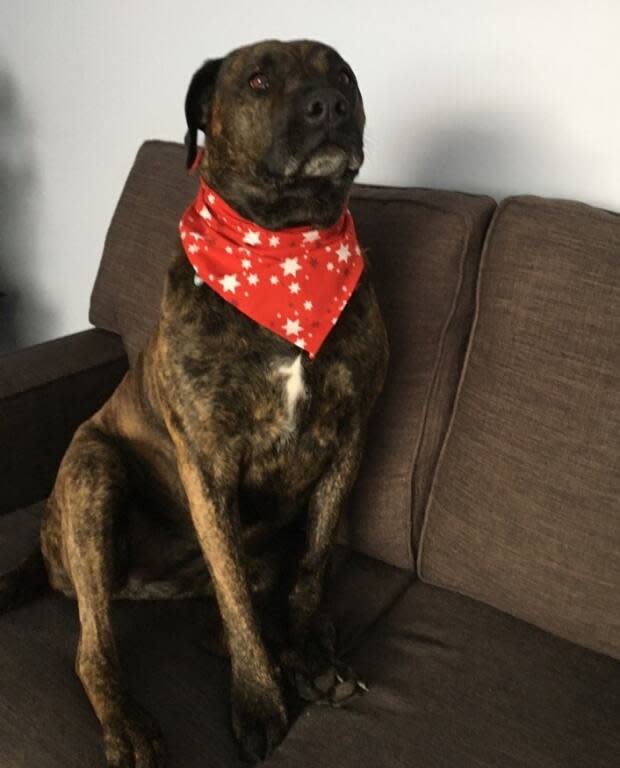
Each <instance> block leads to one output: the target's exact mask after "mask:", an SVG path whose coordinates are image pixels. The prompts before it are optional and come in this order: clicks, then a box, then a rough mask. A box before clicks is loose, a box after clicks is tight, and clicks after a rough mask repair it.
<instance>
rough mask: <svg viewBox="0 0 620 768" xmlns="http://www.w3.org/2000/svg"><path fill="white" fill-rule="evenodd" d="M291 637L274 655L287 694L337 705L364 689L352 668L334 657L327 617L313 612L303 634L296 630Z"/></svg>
mask: <svg viewBox="0 0 620 768" xmlns="http://www.w3.org/2000/svg"><path fill="white" fill-rule="evenodd" d="M300 635H301V637H300ZM292 638H294V639H293V640H292V643H291V645H290V646H289V647H285V648H282V649H280V653H279V655H278V660H279V664H280V668H281V669H282V670H283V672H284V674H285V679H286V681H287V691H288V693H289V696H290V694H291V691H292V692H293V694H294V695H296V696H297V698H298V699H300V700H301V702H305V703H315V702H316V703H320V704H327V705H329V706H333V707H339V706H342V705H343V704H344V703H345V702H346V701H348V700H349V699H350V698H352V697H353V696H356V695H359V694H360V693H362V692H364V691H367V690H368V688H367V686H366V684H365V683H364V682H363V681H362V680H361V679H360V678H359V677H358V675H357V674H356V673H355V672H354V671H353V669H352V668H351V667H349V666H348V665H346V664H344V663H343V662H341V661H339V660H338V658H337V656H336V650H335V646H336V631H335V629H334V625H333V623H332V622H331V620H330V619H329V618H328V617H327V616H325V615H324V614H322V613H320V614H317V615H316V616H315V617H314V618H313V620H312V623H311V625H310V626H308V627H307V628H306V631H305V633H303V634H302V633H299V632H296V633H294V634H293V635H292Z"/></svg>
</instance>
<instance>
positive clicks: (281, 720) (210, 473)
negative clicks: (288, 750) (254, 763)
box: [172, 431, 287, 760]
mask: <svg viewBox="0 0 620 768" xmlns="http://www.w3.org/2000/svg"><path fill="white" fill-rule="evenodd" d="M172 434H173V440H174V442H175V447H176V451H177V461H178V466H179V473H180V476H181V481H182V483H183V486H184V488H185V492H186V494H187V498H188V502H189V507H190V512H191V516H192V521H193V524H194V527H195V529H196V533H197V535H198V541H199V543H200V546H201V548H202V551H203V554H204V557H205V560H206V563H207V565H208V567H209V571H210V573H211V577H212V579H213V585H214V589H215V594H216V597H217V601H218V605H219V608H220V612H221V615H222V619H223V623H224V629H225V633H226V639H227V644H228V649H229V652H230V659H231V667H232V724H233V731H234V733H235V736H236V738H237V740H238V742H239V744H240V746H241V748H242V750H243V752H244V753H245V756H246V757H248V758H250V759H252V760H260V759H263V758H264V757H265V756H266V755H267V754H269V753H270V752H271V751H272V750H273V749H274V748H275V746H276V745H277V744H278V743H279V742H280V741H281V740H282V738H283V737H284V734H285V733H286V729H287V714H286V708H285V705H284V701H283V697H282V692H281V688H280V685H279V682H278V679H277V675H276V672H275V669H274V666H273V665H272V663H271V661H270V659H269V656H268V654H267V651H266V649H265V645H264V643H263V640H262V638H261V635H260V632H259V626H258V621H257V618H256V615H255V611H254V608H253V606H252V601H251V596H250V590H249V586H248V580H247V572H246V570H247V569H246V563H245V560H244V557H243V554H242V553H243V548H242V544H241V534H240V525H239V519H238V503H237V477H236V471H235V472H234V473H233V471H232V470H228V469H227V468H226V466H225V464H224V462H220V463H219V464H218V466H217V467H214V466H213V459H211V462H209V459H208V458H207V457H205V456H201V453H200V451H198V450H196V449H194V448H193V447H192V446H191V445H190V444H189V442H188V439H187V437H186V436H184V435H181V434H180V433H179V432H174V431H173V432H172ZM232 464H233V462H232V461H229V462H228V466H232ZM233 474H234V476H233Z"/></svg>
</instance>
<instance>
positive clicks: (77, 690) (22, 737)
mask: <svg viewBox="0 0 620 768" xmlns="http://www.w3.org/2000/svg"><path fill="white" fill-rule="evenodd" d="M40 516H41V505H40V504H39V505H34V506H32V507H29V508H27V509H22V510H17V511H15V512H13V513H11V514H9V515H4V516H3V517H0V571H5V570H7V569H8V568H11V567H13V566H14V565H16V564H17V563H18V562H19V560H20V559H21V558H22V557H24V556H26V555H27V554H28V553H29V552H30V550H31V549H32V547H33V546H34V545H35V544H36V541H37V537H38V531H39V524H40ZM411 578H412V574H411V573H410V572H408V571H404V570H400V569H398V568H392V567H390V566H387V565H385V564H382V563H380V562H378V561H373V560H371V559H369V558H366V557H363V556H362V555H356V554H350V553H348V552H345V551H342V550H341V551H339V552H338V556H337V557H336V560H335V565H334V569H333V573H332V576H331V579H330V582H329V585H328V591H327V604H328V605H329V606H330V607H331V610H332V614H333V616H334V618H335V621H336V626H337V628H338V631H339V637H340V641H339V642H340V646H341V647H342V648H345V647H349V646H351V644H352V643H354V642H355V641H356V639H357V638H359V637H360V635H361V634H362V633H363V632H364V630H365V629H366V628H367V627H369V626H370V625H372V624H373V623H374V622H376V621H377V620H378V619H379V617H380V616H381V614H382V613H383V612H384V611H385V610H386V609H387V608H388V607H389V606H390V605H391V604H392V603H393V602H394V601H395V600H396V599H397V598H398V596H399V595H400V594H401V593H402V592H403V590H404V589H405V587H406V586H407V584H408V583H409V582H410V580H411ZM113 619H114V626H115V634H116V638H117V642H118V646H119V653H120V658H121V663H122V667H123V670H124V673H125V676H126V680H127V683H128V688H129V690H130V691H131V693H132V694H133V695H135V697H136V699H137V700H139V701H140V702H141V703H142V704H143V705H144V706H145V707H146V708H147V709H148V710H149V711H150V712H151V713H152V714H153V715H154V716H156V717H157V719H158V721H159V722H160V725H161V726H162V729H163V731H164V735H165V737H166V743H167V746H168V750H169V758H170V759H169V763H168V766H169V768H181V767H182V768H203V766H205V765H208V766H210V767H211V768H218V767H219V768H233V766H237V765H239V766H242V765H245V764H244V763H241V762H240V761H238V759H237V752H236V748H235V745H234V743H233V740H232V736H231V733H230V730H229V706H230V693H229V667H228V662H227V661H226V659H224V658H222V656H221V651H219V649H218V643H217V641H216V640H214V638H215V636H217V635H219V631H218V620H217V611H216V609H215V604H214V603H213V602H212V601H206V600H205V601H202V600H185V601H152V602H148V603H142V602H119V603H114V604H113ZM78 632H79V623H78V616H77V606H76V604H75V602H74V601H72V600H68V599H66V598H64V597H62V596H61V595H58V594H50V595H48V596H46V597H43V598H41V599H39V600H37V601H35V602H32V603H29V604H27V605H25V606H23V607H22V608H20V609H19V610H16V611H13V612H11V613H7V614H4V615H2V616H0V670H1V674H0V766H3V768H4V766H6V767H7V768H9V767H10V768H33V766H36V768H83V767H84V766H85V765H100V764H103V763H102V759H103V758H102V753H103V751H102V746H101V737H100V731H99V725H98V723H97V721H96V719H95V717H94V714H93V713H92V712H91V710H90V706H89V704H88V700H87V698H86V695H85V694H84V692H83V689H82V686H81V684H80V682H79V680H78V679H77V677H76V675H75V672H74V660H75V652H76V648H77V640H78Z"/></svg>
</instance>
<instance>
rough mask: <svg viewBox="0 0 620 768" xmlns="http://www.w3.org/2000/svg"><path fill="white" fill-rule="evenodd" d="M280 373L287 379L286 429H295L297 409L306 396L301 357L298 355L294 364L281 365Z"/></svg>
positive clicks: (285, 391)
mask: <svg viewBox="0 0 620 768" xmlns="http://www.w3.org/2000/svg"><path fill="white" fill-rule="evenodd" d="M277 370H278V373H279V374H280V375H281V376H282V377H283V378H284V379H285V384H284V400H285V405H286V417H287V424H286V429H287V430H288V431H293V430H294V429H295V408H296V406H297V403H298V402H299V400H300V399H302V398H304V397H305V396H306V387H305V385H304V378H303V368H302V367H301V355H297V357H296V358H295V360H293V362H292V363H288V364H284V365H281V366H280V367H279V368H278V369H277Z"/></svg>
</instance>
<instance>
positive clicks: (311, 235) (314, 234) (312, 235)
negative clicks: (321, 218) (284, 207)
mask: <svg viewBox="0 0 620 768" xmlns="http://www.w3.org/2000/svg"><path fill="white" fill-rule="evenodd" d="M318 239H319V233H318V231H317V230H316V229H312V230H310V232H304V243H313V242H314V241H315V240H318Z"/></svg>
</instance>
